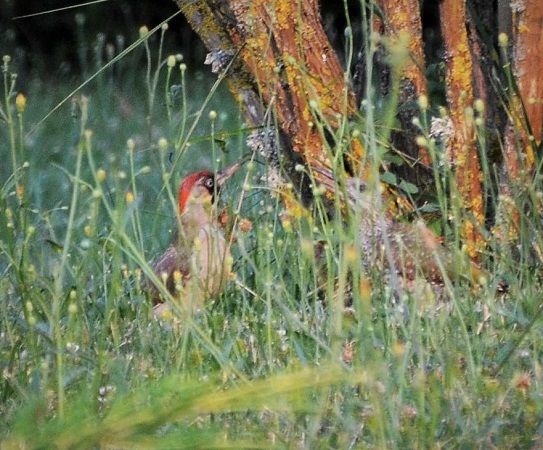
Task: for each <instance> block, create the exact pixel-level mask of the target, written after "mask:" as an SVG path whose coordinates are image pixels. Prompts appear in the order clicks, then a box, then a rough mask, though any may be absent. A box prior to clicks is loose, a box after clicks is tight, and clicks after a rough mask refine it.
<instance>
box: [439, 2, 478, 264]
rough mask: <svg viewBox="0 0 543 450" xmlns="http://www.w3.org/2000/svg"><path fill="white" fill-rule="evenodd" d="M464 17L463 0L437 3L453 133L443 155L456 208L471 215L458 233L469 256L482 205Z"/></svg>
mask: <svg viewBox="0 0 543 450" xmlns="http://www.w3.org/2000/svg"><path fill="white" fill-rule="evenodd" d="M466 20H467V18H466V7H465V3H464V1H463V0H462V1H458V0H444V1H443V2H442V3H441V24H442V33H443V40H444V44H445V51H446V54H447V56H446V59H447V98H448V103H449V114H450V119H451V121H452V124H453V129H454V135H453V136H452V138H451V139H449V141H448V144H447V156H448V159H449V161H450V162H451V165H452V167H453V168H454V173H455V181H456V188H457V192H458V206H459V208H460V211H464V212H469V213H470V215H471V217H472V218H471V219H468V218H467V217H466V218H464V221H463V223H462V226H461V231H462V237H463V238H464V240H465V241H466V244H467V246H468V251H469V253H470V256H471V257H476V255H477V254H478V252H479V251H480V250H482V247H483V245H484V241H483V239H482V236H481V233H480V231H479V230H480V227H482V226H483V224H484V207H483V196H482V189H481V177H482V174H481V168H480V164H479V156H478V154H477V147H476V141H475V130H474V126H473V117H472V116H473V114H472V113H471V115H470V114H469V112H470V111H471V112H472V111H473V110H471V105H472V104H473V86H472V69H473V65H472V59H471V58H472V56H471V51H470V46H469V41H468V36H467V32H466V26H465V25H466ZM467 112H468V114H466V113H467ZM465 216H467V214H465Z"/></svg>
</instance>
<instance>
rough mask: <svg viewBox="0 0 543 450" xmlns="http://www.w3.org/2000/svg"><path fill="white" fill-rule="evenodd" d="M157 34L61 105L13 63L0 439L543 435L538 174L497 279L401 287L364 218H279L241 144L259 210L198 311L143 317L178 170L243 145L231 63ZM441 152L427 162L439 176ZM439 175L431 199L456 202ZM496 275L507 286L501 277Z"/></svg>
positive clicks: (477, 439) (407, 442) (453, 439)
mask: <svg viewBox="0 0 543 450" xmlns="http://www.w3.org/2000/svg"><path fill="white" fill-rule="evenodd" d="M155 31H156V33H159V34H160V33H165V32H166V29H165V28H164V27H157V29H156V30H155ZM149 37H150V32H148V31H146V30H142V33H141V37H140V39H139V40H138V45H139V46H140V47H139V48H143V49H144V51H145V53H146V54H147V56H148V71H147V72H146V76H144V75H142V76H141V77H135V78H134V79H131V78H129V79H127V80H125V81H124V82H123V78H122V77H121V78H115V77H114V75H113V74H112V73H110V72H108V68H107V67H102V68H100V70H99V72H98V73H99V74H100V76H99V77H96V80H94V81H96V83H94V81H93V82H89V83H88V84H87V85H86V86H85V87H84V88H83V89H81V90H79V91H78V92H77V93H76V95H77V97H75V98H74V99H73V100H72V99H71V98H69V99H68V100H69V101H66V102H61V101H60V98H62V97H63V96H65V92H66V91H67V90H66V89H65V88H64V87H62V86H61V87H59V90H58V91H56V90H55V89H53V90H52V91H51V90H49V89H47V90H44V89H43V87H42V86H41V85H38V84H37V85H36V86H35V87H34V88H33V89H30V90H29V93H28V99H27V105H25V106H24V107H23V106H22V103H21V98H20V97H19V100H18V101H16V100H15V98H16V97H15V93H16V91H17V88H16V83H15V81H16V80H15V77H13V75H12V67H11V66H10V64H9V60H8V59H5V60H4V65H3V77H4V97H3V101H2V103H1V105H0V106H1V110H0V114H1V118H2V122H1V123H0V127H1V128H0V131H1V133H2V139H1V140H0V152H1V154H2V156H3V160H4V161H5V162H7V161H9V163H6V164H5V165H3V166H2V167H1V169H0V176H1V182H2V188H1V192H0V202H1V205H0V207H1V214H0V270H1V273H2V277H1V279H0V366H1V370H2V378H1V380H0V423H2V424H3V425H4V427H2V429H1V430H0V433H1V434H0V437H1V438H2V439H3V440H4V442H3V446H2V448H21V447H22V448H48V447H55V448H96V447H112V448H133V447H140V448H141V447H143V448H189V447H190V448H217V447H226V448H228V447H231V448H243V447H247V448H270V447H280V448H283V447H284V448H291V447H298V446H299V447H305V448H325V447H326V448H366V447H380V448H428V447H432V448H434V447H442V446H447V447H465V448H473V447H481V448H484V447H487V446H490V445H493V446H495V447H499V448H512V447H516V448H529V447H531V446H532V444H533V440H534V439H540V436H538V429H539V427H540V417H541V415H542V413H543V399H542V398H541V395H540V391H541V386H540V379H541V367H540V361H541V357H542V355H543V353H542V351H543V339H542V334H541V329H540V326H539V323H540V316H541V310H542V305H543V303H542V296H541V290H540V287H539V286H540V278H539V269H540V267H541V253H538V251H537V249H541V248H543V247H542V246H541V245H540V238H539V236H541V233H540V231H541V223H540V218H539V214H536V211H538V209H537V208H538V207H540V203H539V202H540V201H541V195H540V192H541V189H540V186H539V184H538V183H539V181H537V180H536V181H534V183H533V184H530V185H527V186H523V187H522V189H519V192H518V196H519V198H521V196H522V193H523V192H528V193H529V196H525V197H524V201H525V204H526V205H529V206H530V208H528V207H526V208H523V209H522V210H521V213H522V222H521V223H522V224H523V230H522V231H523V232H524V231H526V233H525V234H521V236H520V242H519V245H518V247H517V250H518V254H515V255H513V254H504V255H502V257H500V258H498V255H491V256H493V257H494V259H495V261H494V265H492V264H491V263H492V258H490V257H489V261H488V266H489V267H491V268H493V270H494V271H495V272H496V273H494V272H492V273H491V276H492V279H491V280H489V283H488V285H487V286H483V287H482V288H481V289H479V290H477V291H473V290H472V288H470V286H466V285H462V284H458V285H455V286H452V285H450V286H448V289H449V297H450V298H448V299H447V300H446V301H443V300H436V299H435V297H433V296H432V295H429V294H428V293H426V292H421V293H419V294H420V295H410V296H407V297H406V298H403V299H397V298H395V296H394V293H393V292H391V290H390V287H389V286H388V285H387V283H386V280H384V279H383V276H382V274H374V273H372V272H371V269H370V270H369V271H365V270H364V269H363V268H362V266H361V264H360V255H358V254H357V253H356V247H355V246H354V245H353V240H354V239H356V224H352V226H344V225H343V223H341V222H339V219H338V222H336V223H328V224H321V223H319V221H317V220H315V219H314V218H312V217H309V216H306V215H304V214H291V215H290V216H285V215H284V214H283V213H284V211H283V210H282V208H283V207H282V204H281V203H280V200H279V199H278V198H277V197H276V196H274V195H272V194H273V193H272V192H270V191H269V190H268V189H267V187H266V186H265V185H264V184H263V182H262V175H263V173H264V172H265V170H266V169H265V168H261V167H260V165H259V164H258V161H251V162H250V163H248V164H247V165H246V166H245V167H246V169H245V174H240V175H238V176H237V178H235V179H234V180H233V181H232V182H230V185H229V186H230V187H229V188H227V189H226V192H225V193H224V195H223V196H222V200H223V202H224V204H226V205H227V208H228V209H229V210H230V212H231V215H232V217H233V218H234V219H235V220H238V223H239V221H240V220H247V221H249V222H250V223H251V224H252V229H251V230H249V231H242V230H241V227H235V228H234V232H233V233H234V236H235V241H236V243H235V246H234V252H235V255H236V261H235V270H236V273H237V279H236V281H234V282H232V283H231V284H230V286H229V288H228V290H227V292H225V293H224V295H222V296H221V298H219V299H216V301H215V302H213V303H211V304H210V305H209V306H208V307H207V308H206V309H205V310H204V311H202V312H201V313H199V314H196V315H195V316H194V317H184V318H182V319H181V322H180V323H177V322H176V321H173V322H171V323H170V322H168V323H161V322H159V321H157V320H155V319H154V318H152V314H151V311H150V309H151V305H150V304H149V300H148V298H147V297H146V295H145V292H144V290H143V289H142V283H143V280H144V279H145V277H146V276H150V275H151V273H150V268H149V265H148V263H147V262H146V261H148V260H150V259H151V257H152V256H153V255H154V254H155V253H157V252H158V251H160V250H161V249H162V248H163V247H164V245H165V243H166V241H167V240H168V238H169V233H170V229H171V227H172V226H173V225H174V223H175V219H174V217H173V212H172V211H174V210H175V202H176V192H175V188H176V186H177V183H178V181H179V178H180V176H181V175H182V174H186V173H187V172H188V171H190V170H193V169H196V168H200V167H202V166H204V165H207V167H213V168H216V167H217V166H223V165H226V164H228V163H230V162H232V161H234V160H237V159H240V158H241V157H242V155H243V154H244V140H245V139H244V138H245V134H246V133H245V130H244V128H243V126H242V124H241V123H240V122H241V119H240V116H239V113H238V112H237V107H236V105H234V104H232V103H231V102H230V100H227V99H228V98H229V97H228V94H226V92H225V89H224V87H223V86H222V84H221V83H220V82H221V81H222V80H220V79H219V81H218V82H217V83H216V84H214V85H211V82H209V81H208V80H207V79H206V78H203V76H202V75H201V74H194V73H191V72H190V68H187V67H186V66H185V65H183V64H182V63H181V61H180V59H179V58H178V59H175V57H173V58H174V59H173V60H172V59H171V58H163V57H162V56H161V50H160V44H158V46H159V47H158V49H157V48H155V47H152V45H151V43H150V41H149ZM154 55H157V57H156V60H154V58H153V56H154ZM123 61H124V60H123ZM180 63H181V65H180ZM120 67H121V68H122V61H121V66H120ZM108 77H111V78H108ZM141 80H143V82H142V81H141ZM142 92H145V93H146V95H143V94H140V93H142ZM59 97H60V98H59ZM69 102H72V103H71V105H69V104H68V103H69ZM54 105H59V106H58V107H55V106H54ZM387 108H388V107H387ZM367 109H368V111H370V110H371V108H370V107H368V108H367ZM53 110H55V111H54V113H53V114H50V115H48V114H49V113H50V112H51V111H53ZM210 110H214V111H217V113H210ZM387 110H388V109H387ZM46 115H48V118H47V120H45V121H41V120H40V119H41V118H43V117H44V116H46ZM387 120H388V121H389V122H390V121H391V119H390V117H389V118H388V119H387V118H386V117H385V120H384V122H387ZM363 126H365V129H364V130H363V133H362V135H363V138H364V140H365V142H364V143H365V146H366V148H367V149H368V152H369V153H370V154H372V155H374V156H375V155H378V157H375V159H376V160H377V161H378V160H380V159H386V157H387V152H386V151H385V150H383V147H382V145H380V143H379V139H378V137H377V133H376V130H375V129H374V128H372V127H373V126H374V125H373V122H372V120H371V118H368V120H367V121H366V122H365V124H361V125H360V128H361V129H362V127H363ZM346 130H347V128H345V130H343V132H345V133H351V132H350V131H346ZM425 133H426V134H427V133H428V124H427V123H426V122H424V118H423V119H422V125H421V134H425ZM343 138H346V139H351V138H352V136H351V135H350V134H349V136H348V137H346V136H339V137H337V138H336V139H335V141H336V142H342V141H343ZM427 138H428V140H429V141H430V140H431V139H430V137H429V136H428V135H427ZM430 151H433V152H438V151H439V148H438V146H437V144H436V145H435V146H433V147H430ZM217 160H220V164H219V162H218V161H217ZM435 160H436V161H437V160H438V158H437V157H436V158H435ZM447 170H448V169H447V168H443V167H440V166H437V165H436V167H435V174H436V185H437V186H438V187H439V186H441V184H446V183H449V180H450V178H449V175H450V174H449V173H448V172H447ZM487 170H491V169H490V168H489V169H487ZM384 177H385V178H387V177H388V179H389V181H392V182H393V184H395V185H396V186H397V187H399V188H400V189H403V191H404V192H406V193H408V194H412V195H416V194H417V190H416V188H415V187H414V186H413V185H409V184H408V183H405V182H403V181H402V180H399V179H398V178H394V179H392V175H391V174H385V175H384ZM239 186H243V189H240V188H239ZM445 191H446V189H443V190H440V189H439V188H438V189H437V194H436V201H435V203H434V204H432V205H427V206H426V209H427V210H432V211H436V210H438V211H440V212H441V215H442V216H443V217H446V218H448V217H453V218H454V205H450V204H449V203H448V197H447V196H446V194H445V193H444V192H445ZM423 212H424V211H423ZM281 214H283V215H282V216H281ZM338 216H339V215H338ZM448 226H449V236H452V238H453V239H452V240H453V242H454V236H455V232H454V224H453V225H450V224H449V225H448ZM317 242H318V243H319V244H320V243H324V245H323V257H322V258H321V259H319V260H316V258H315V244H316V243H317ZM534 249H536V251H534ZM353 251H354V257H353ZM500 272H506V273H507V274H508V277H507V278H508V281H509V283H510V285H511V292H510V293H509V294H508V295H507V296H505V297H501V296H497V295H496V294H495V282H496V280H498V279H499V278H500ZM368 276H372V277H373V280H372V281H373V288H372V289H371V290H370V289H368V286H367V281H368ZM347 283H351V284H352V303H353V305H352V306H353V307H352V308H351V309H348V310H346V309H345V308H344V301H345V298H344V297H345V287H346V285H347Z"/></svg>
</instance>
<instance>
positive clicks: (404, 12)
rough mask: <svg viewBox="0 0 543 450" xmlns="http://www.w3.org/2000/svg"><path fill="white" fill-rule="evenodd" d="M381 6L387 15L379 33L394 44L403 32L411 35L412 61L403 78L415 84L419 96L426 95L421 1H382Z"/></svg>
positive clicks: (406, 66)
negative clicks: (387, 37)
mask: <svg viewBox="0 0 543 450" xmlns="http://www.w3.org/2000/svg"><path fill="white" fill-rule="evenodd" d="M379 6H380V7H381V9H382V11H383V13H384V15H385V20H384V21H380V23H379V24H378V25H377V27H378V28H379V30H378V31H379V32H381V33H384V34H386V35H387V36H389V37H390V38H391V39H392V42H393V43H394V40H395V39H396V38H397V35H398V33H400V32H403V33H407V34H408V35H409V42H408V46H409V53H410V60H409V61H407V62H406V64H405V65H404V68H403V75H402V76H403V77H405V78H408V79H410V80H411V81H412V82H413V84H414V85H415V88H416V90H417V93H418V94H419V95H421V94H426V89H427V87H426V77H425V76H424V67H425V58H424V41H423V40H422V21H421V16H420V1H419V0H380V1H379Z"/></svg>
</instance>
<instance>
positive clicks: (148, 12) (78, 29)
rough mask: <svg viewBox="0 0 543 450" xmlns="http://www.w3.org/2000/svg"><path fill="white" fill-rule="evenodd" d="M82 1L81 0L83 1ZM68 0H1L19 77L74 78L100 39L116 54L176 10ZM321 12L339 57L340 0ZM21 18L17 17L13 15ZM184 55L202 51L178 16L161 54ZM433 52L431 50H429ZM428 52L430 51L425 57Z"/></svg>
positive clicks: (88, 64) (6, 39)
mask: <svg viewBox="0 0 543 450" xmlns="http://www.w3.org/2000/svg"><path fill="white" fill-rule="evenodd" d="M82 2H83V0H82ZM74 3H75V2H74V1H73V0H71V1H68V0H48V1H43V0H28V1H20V0H0V52H1V53H2V55H4V54H9V55H11V56H12V58H13V63H12V64H13V66H14V67H15V68H16V69H17V70H18V72H19V75H20V76H22V77H23V79H24V77H28V76H30V77H32V76H39V77H46V78H47V77H55V78H57V77H74V76H75V77H77V76H80V75H83V76H86V75H88V74H89V73H93V70H92V60H93V58H94V59H96V55H95V52H94V48H95V46H96V45H97V43H98V42H99V41H100V39H102V40H103V42H105V43H106V44H110V45H112V46H113V48H115V51H116V52H117V53H118V51H120V49H122V47H123V46H126V45H128V44H130V43H131V42H133V41H134V40H135V39H137V37H138V30H139V27H140V26H141V25H147V26H148V27H149V29H151V28H152V27H154V26H156V25H158V24H159V23H161V22H162V21H163V20H166V19H167V18H168V17H170V16H172V15H173V14H175V13H176V12H177V11H178V9H177V6H176V4H175V3H174V2H173V1H171V0H162V1H160V2H156V1H154V2H151V1H148V2H145V1H138V2H134V1H124V0H112V1H108V2H103V3H97V4H92V5H88V6H81V7H77V8H71V9H68V10H63V11H55V12H50V13H48V14H40V15H34V16H32V17H22V18H21V16H26V15H31V14H36V13H40V12H43V11H51V10H57V9H61V8H65V7H68V6H71V5H74ZM360 3H361V2H360V1H359V0H350V1H349V14H350V19H351V23H352V25H353V31H354V36H355V39H356V40H355V46H356V47H358V48H359V46H360V43H361V40H360V31H361V27H360V25H359V24H360V17H361V11H360ZM438 7H439V2H437V1H425V2H423V16H422V17H423V22H424V27H425V32H426V34H427V35H428V34H432V33H433V34H434V35H435V34H438V33H435V30H436V29H437V30H439V22H438V21H439V14H438ZM321 12H322V16H323V21H324V25H325V29H326V32H327V33H328V36H329V38H330V40H331V41H332V44H333V45H334V47H335V49H336V50H337V51H338V53H339V54H340V56H342V55H343V44H344V40H345V38H344V29H345V26H346V20H345V14H344V9H343V1H342V0H322V1H321ZM17 17H19V18H17ZM168 53H182V54H183V56H184V58H185V61H186V62H187V64H188V65H189V66H191V67H194V66H195V64H196V65H201V64H202V62H203V60H204V59H205V53H206V52H205V49H204V48H202V45H201V43H200V41H199V39H198V37H197V36H196V35H195V34H194V33H193V32H192V30H191V29H190V27H189V26H188V24H187V23H186V21H185V20H184V18H183V16H182V15H181V14H179V15H177V16H176V17H175V18H173V19H172V20H171V21H170V22H169V31H168V33H167V35H166V41H165V54H168ZM428 53H435V49H431V48H430V49H428ZM428 56H431V55H428Z"/></svg>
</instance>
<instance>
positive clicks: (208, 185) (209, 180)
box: [204, 178, 215, 190]
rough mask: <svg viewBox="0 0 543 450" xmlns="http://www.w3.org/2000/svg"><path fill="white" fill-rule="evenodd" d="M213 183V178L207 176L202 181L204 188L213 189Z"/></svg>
mask: <svg viewBox="0 0 543 450" xmlns="http://www.w3.org/2000/svg"><path fill="white" fill-rule="evenodd" d="M214 184H215V182H214V181H213V178H207V179H206V180H205V181H204V186H205V187H206V188H208V189H209V190H211V189H213V186H214Z"/></svg>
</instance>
